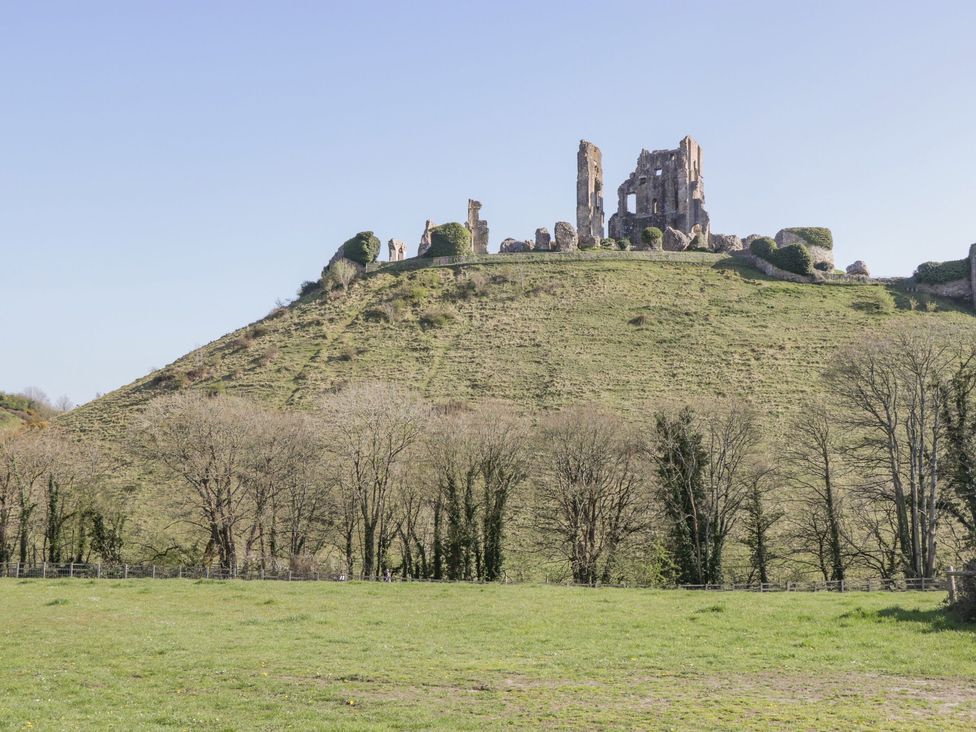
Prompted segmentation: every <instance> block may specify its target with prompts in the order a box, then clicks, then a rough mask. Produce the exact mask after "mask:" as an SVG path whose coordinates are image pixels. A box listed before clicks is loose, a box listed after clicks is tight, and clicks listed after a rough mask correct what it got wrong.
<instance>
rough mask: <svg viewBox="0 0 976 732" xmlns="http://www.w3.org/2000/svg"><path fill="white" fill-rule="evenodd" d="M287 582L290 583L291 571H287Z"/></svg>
mask: <svg viewBox="0 0 976 732" xmlns="http://www.w3.org/2000/svg"><path fill="white" fill-rule="evenodd" d="M288 581H289V582H291V570H290V569H289V570H288Z"/></svg>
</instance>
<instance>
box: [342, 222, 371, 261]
mask: <svg viewBox="0 0 976 732" xmlns="http://www.w3.org/2000/svg"><path fill="white" fill-rule="evenodd" d="M379 254H380V240H379V239H377V238H376V237H375V236H374V235H373V232H372V231H360V232H359V233H358V234H356V236H354V237H353V238H352V239H349V240H348V241H346V243H345V244H343V245H342V256H344V257H345V258H346V259H349V260H352V261H353V262H356V263H358V264H361V265H363V266H364V267H365V266H366V265H367V264H371V263H372V262H375V261H376V258H377V257H378V256H379Z"/></svg>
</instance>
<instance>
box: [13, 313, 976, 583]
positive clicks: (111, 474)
mask: <svg viewBox="0 0 976 732" xmlns="http://www.w3.org/2000/svg"><path fill="white" fill-rule="evenodd" d="M817 386H818V396H817V398H815V399H809V400H806V401H804V402H802V403H800V404H798V405H797V406H796V408H795V409H794V410H793V416H792V417H791V418H790V419H789V420H786V421H783V422H772V421H770V420H768V419H767V420H764V419H762V418H761V416H760V413H759V412H758V411H757V410H756V408H755V407H754V406H753V405H751V404H750V403H749V402H747V401H741V400H723V401H696V402H694V403H689V404H684V405H679V406H676V407H670V408H661V409H651V410H648V411H647V413H646V414H644V415H642V417H641V418H640V419H625V418H623V417H622V416H620V415H619V414H616V413H614V412H613V411H610V410H608V409H606V408H603V407H598V406H593V405H577V406H573V407H569V408H566V409H563V410H560V411H557V412H553V413H550V414H546V415H542V416H535V417H531V416H525V415H522V414H519V413H518V412H517V411H516V410H514V409H513V408H512V407H511V406H510V405H505V404H500V403H485V404H477V405H461V404H451V405H446V406H445V405H432V404H429V403H427V402H425V401H424V400H423V399H421V398H420V397H419V396H418V395H417V394H415V393H413V392H411V391H410V390H409V389H406V388H403V387H401V386H397V385H393V384H388V383H375V382H367V383H356V384H351V385H348V386H346V387H344V388H342V389H339V390H337V391H334V392H330V393H328V394H325V395H323V396H322V398H321V400H320V401H319V403H318V404H316V406H315V408H314V409H310V410H305V411H300V412H299V411H289V410H279V409H274V408H271V407H268V406H266V405H262V404H258V403H255V402H253V401H249V400H246V399H243V398H240V397H235V396H229V395H223V394H217V395H207V394H204V393H202V392H198V391H193V390H184V391H179V392H176V393H173V394H170V395H167V396H163V397H159V398H157V399H155V400H154V401H152V402H150V403H149V404H148V405H147V406H146V407H145V408H144V409H142V410H141V411H140V412H139V413H138V414H137V415H135V416H134V417H133V419H132V420H131V422H132V423H131V425H130V431H129V433H128V436H127V439H126V445H125V450H124V451H123V452H122V453H121V454H119V453H117V452H111V451H108V450H105V449H102V448H99V447H97V446H93V445H92V444H91V443H90V442H89V441H85V440H79V439H78V438H77V437H76V436H74V435H68V434H66V433H64V432H62V431H60V429H59V428H57V427H54V428H49V429H43V430H28V431H23V432H20V433H18V434H16V435H13V434H8V435H6V436H3V437H0V562H3V561H21V562H32V561H38V560H43V561H89V560H91V559H92V558H93V557H94V558H97V559H99V560H102V561H121V559H122V558H123V557H133V558H134V557H136V556H139V557H145V556H147V554H148V555H151V557H152V558H153V559H154V560H160V559H161V560H164V561H165V560H173V561H193V562H204V563H211V562H215V563H218V564H220V565H221V566H222V567H224V568H235V569H236V568H252V569H253V568H258V567H260V568H280V567H282V566H288V567H290V568H293V569H303V568H310V567H312V566H313V565H315V564H316V563H318V562H321V561H322V560H323V559H324V558H329V560H330V561H331V562H332V563H333V566H338V567H340V568H341V571H342V572H343V573H345V574H348V575H349V576H359V577H365V578H374V577H379V576H382V575H383V574H385V573H386V572H391V573H393V574H397V575H400V576H403V577H409V578H417V579H421V578H425V579H426V578H429V579H447V580H482V581H493V580H498V579H502V578H504V577H506V576H507V572H506V567H508V566H509V565H510V559H511V556H512V555H513V554H518V555H519V556H532V557H534V558H535V559H536V561H537V564H538V566H545V567H546V568H547V569H546V571H547V572H550V573H556V574H558V575H560V576H561V575H562V573H564V574H565V576H566V578H571V579H572V580H573V581H575V582H578V583H582V584H596V583H608V582H616V581H634V579H635V577H637V576H640V577H642V578H645V579H650V580H651V581H655V582H660V583H676V584H714V583H721V582H723V581H726V580H727V579H728V578H729V576H730V575H731V576H732V577H733V578H735V579H737V580H739V581H750V582H770V581H774V580H775V579H783V578H796V577H799V576H803V575H809V574H811V573H812V574H814V575H816V576H819V577H821V578H822V579H824V580H842V579H845V578H846V577H848V576H849V575H850V574H851V573H859V574H862V575H864V574H870V575H872V576H880V577H885V578H893V577H897V576H905V577H931V576H933V575H935V574H936V573H938V572H939V571H941V569H942V568H943V565H945V564H948V563H954V562H957V561H958V560H959V558H960V557H962V556H965V555H966V553H967V552H970V553H971V552H972V548H973V543H974V538H976V404H974V399H976V343H974V342H973V341H972V340H971V339H968V338H966V337H965V336H964V335H963V334H962V333H961V332H960V331H957V330H955V329H953V328H952V327H948V326H939V327H933V326H931V325H927V326H926V327H920V326H901V327H898V328H896V329H893V330H889V331H887V332H885V333H881V334H876V335H868V336H866V337H865V338H864V339H862V341H861V342H859V343H858V344H856V345H855V346H852V347H850V348H848V349H845V350H843V351H841V352H839V353H837V354H835V355H834V356H833V357H832V358H831V360H830V363H829V364H827V367H826V369H825V371H824V373H823V377H822V379H821V380H820V381H818V382H817ZM123 464H125V466H126V468H125V470H121V466H122V465H123ZM132 471H138V472H139V474H140V476H141V477H140V482H142V483H145V484H147V485H152V486H165V487H166V489H165V490H159V489H155V490H154V491H153V493H152V500H153V501H154V503H153V506H154V511H155V513H156V523H157V526H155V527H154V528H153V529H152V530H151V531H150V530H148V529H145V528H144V527H131V522H132V520H133V516H132V514H133V513H134V512H133V511H132V510H131V502H132V500H133V498H132V496H133V495H134V490H133V487H132V486H131V485H127V484H125V482H124V481H123V482H121V483H120V481H119V479H118V478H117V477H116V476H117V475H120V474H123V475H124V474H131V473H132ZM135 492H137V491H135ZM142 520H143V521H145V518H144V517H143V519H142ZM164 522H165V523H166V524H167V525H172V526H178V527H180V528H179V531H175V532H169V533H166V532H165V531H164V532H162V533H161V534H160V529H159V525H160V524H163V523H164ZM154 532H156V533H154ZM157 534H159V535H160V536H161V535H163V534H165V537H166V538H165V539H160V538H156V535H157ZM172 535H178V536H180V537H181V539H180V540H179V541H176V542H173V541H172V540H171V539H169V537H170V536H172ZM513 547H515V548H514V549H513ZM730 555H732V557H733V558H732V559H730Z"/></svg>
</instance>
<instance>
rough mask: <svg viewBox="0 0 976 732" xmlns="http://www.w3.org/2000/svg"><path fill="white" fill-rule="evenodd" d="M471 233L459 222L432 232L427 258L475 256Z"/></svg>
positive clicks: (437, 227)
mask: <svg viewBox="0 0 976 732" xmlns="http://www.w3.org/2000/svg"><path fill="white" fill-rule="evenodd" d="M473 253H474V250H473V249H472V247H471V232H469V231H468V230H467V229H466V228H465V227H464V226H462V225H461V224H459V223H457V222H451V223H449V224H441V225H440V226H435V227H434V228H433V229H431V230H430V248H429V249H428V250H427V252H426V253H425V254H424V256H425V257H461V256H467V255H470V254H473Z"/></svg>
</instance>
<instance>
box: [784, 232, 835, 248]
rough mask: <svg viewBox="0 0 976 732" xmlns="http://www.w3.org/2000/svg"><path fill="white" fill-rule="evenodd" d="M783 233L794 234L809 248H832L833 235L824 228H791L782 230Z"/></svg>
mask: <svg viewBox="0 0 976 732" xmlns="http://www.w3.org/2000/svg"><path fill="white" fill-rule="evenodd" d="M784 231H788V232H790V233H791V234H796V235H797V236H798V237H800V238H801V239H803V241H805V242H806V243H807V244H808V245H809V246H811V247H820V248H821V249H833V248H834V235H833V234H831V233H830V229H828V228H827V227H825V226H793V227H791V228H789V229H784Z"/></svg>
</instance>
